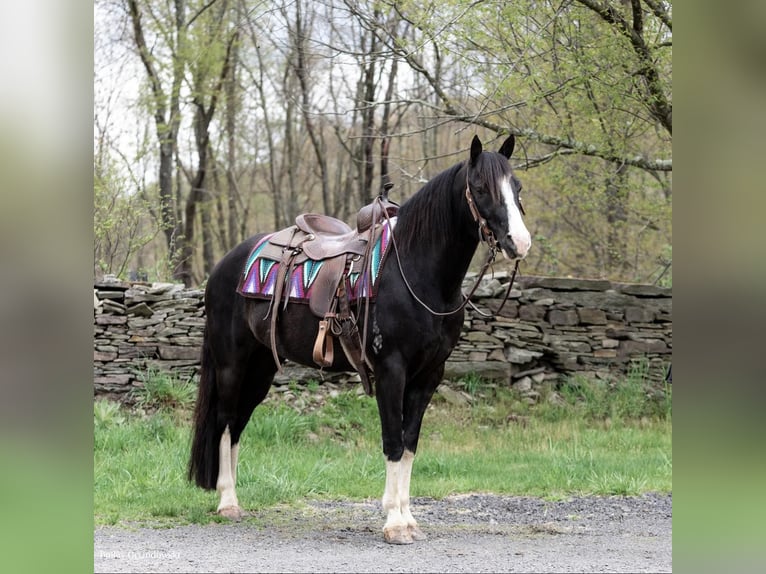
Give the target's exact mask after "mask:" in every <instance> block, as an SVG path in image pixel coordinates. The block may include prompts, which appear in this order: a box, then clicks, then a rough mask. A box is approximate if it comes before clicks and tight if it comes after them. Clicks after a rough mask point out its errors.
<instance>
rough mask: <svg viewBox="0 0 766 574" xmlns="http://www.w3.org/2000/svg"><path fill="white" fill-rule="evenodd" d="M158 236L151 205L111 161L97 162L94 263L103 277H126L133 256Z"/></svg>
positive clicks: (94, 205) (94, 186)
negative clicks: (107, 275)
mask: <svg viewBox="0 0 766 574" xmlns="http://www.w3.org/2000/svg"><path fill="white" fill-rule="evenodd" d="M158 233H159V227H158V226H157V225H156V224H155V223H153V219H152V217H151V207H150V203H149V202H148V201H147V200H146V199H144V198H143V197H142V196H141V195H140V194H139V192H138V190H136V189H135V188H133V187H132V186H131V184H130V182H129V181H128V180H127V178H125V177H124V176H122V175H120V172H119V170H118V169H117V167H116V165H114V163H113V162H111V161H109V160H108V159H101V160H97V162H96V168H95V175H94V179H93V241H94V253H93V257H94V263H95V265H96V267H97V269H98V271H99V272H100V273H102V274H106V273H113V274H114V275H116V276H117V277H125V273H126V271H127V269H128V265H129V264H130V263H131V260H132V259H133V258H134V257H135V255H136V254H137V253H138V252H139V251H140V250H141V249H142V248H143V247H144V246H146V245H148V244H149V243H150V242H151V241H152V240H153V239H154V238H155V237H156V236H157V234H158Z"/></svg>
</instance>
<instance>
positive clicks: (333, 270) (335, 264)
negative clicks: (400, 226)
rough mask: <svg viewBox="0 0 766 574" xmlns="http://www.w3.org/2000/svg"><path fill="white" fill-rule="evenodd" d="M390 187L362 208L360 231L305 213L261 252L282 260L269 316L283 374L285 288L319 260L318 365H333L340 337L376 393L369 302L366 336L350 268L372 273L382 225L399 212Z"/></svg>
mask: <svg viewBox="0 0 766 574" xmlns="http://www.w3.org/2000/svg"><path fill="white" fill-rule="evenodd" d="M392 185H393V184H391V183H388V184H387V185H386V187H385V191H384V192H383V193H382V194H381V195H379V196H378V197H377V198H375V200H374V201H373V202H372V203H370V204H368V205H365V206H364V207H363V208H362V209H361V210H359V213H358V214H357V218H356V229H353V228H351V227H350V226H349V225H347V224H346V223H345V222H343V221H341V220H339V219H336V218H334V217H331V216H329V215H321V214H317V213H304V214H301V215H298V216H297V217H296V218H295V225H293V226H291V227H288V228H286V229H282V230H280V231H277V232H276V233H274V234H273V235H272V236H271V237H270V238H269V239H268V244H267V245H266V246H265V247H264V248H263V249H262V250H261V252H260V257H267V258H269V259H272V260H275V261H278V270H277V278H276V284H275V287H274V296H273V298H272V300H271V304H270V308H269V313H270V314H271V317H270V319H271V341H270V343H271V351H272V354H273V355H274V360H275V361H276V363H277V368H278V369H279V370H280V371H281V363H280V360H279V356H278V354H277V347H276V327H277V318H278V315H279V311H280V307H281V308H282V309H285V308H286V307H287V304H288V300H289V295H288V293H289V288H288V291H285V285H286V283H287V282H288V281H289V278H290V277H292V273H293V271H294V269H295V266H296V265H300V264H302V263H304V262H306V261H307V260H309V259H311V260H313V261H321V262H322V265H321V266H320V267H319V271H318V272H317V276H316V278H315V279H314V281H313V283H312V287H311V291H310V298H309V308H310V309H311V311H312V313H313V314H314V315H315V316H317V317H319V319H320V321H319V329H318V332H317V337H316V340H315V342H314V349H313V359H314V362H315V363H317V365H319V366H320V367H329V366H331V365H332V364H333V359H334V347H333V339H334V338H337V339H338V341H339V342H340V345H341V348H342V349H343V352H344V353H345V355H346V357H347V358H348V360H349V362H350V363H351V365H352V366H353V367H354V369H356V371H357V372H358V373H359V376H360V378H361V380H362V385H363V386H364V390H365V392H366V393H367V394H368V395H370V396H372V395H373V394H374V388H373V380H372V372H371V370H370V368H369V363H368V361H367V358H366V356H365V345H366V330H367V314H368V312H369V296H368V297H367V298H366V302H365V321H364V325H365V333H364V334H363V335H360V333H359V328H358V324H357V316H356V315H355V314H354V312H353V311H352V310H351V306H350V303H349V298H348V293H347V291H346V279H347V276H348V273H349V271H350V268H351V267H353V268H354V269H355V270H357V271H361V272H362V274H364V273H369V272H370V265H371V260H372V257H371V256H370V255H371V252H372V249H373V247H374V245H375V242H376V241H377V239H378V238H379V237H380V234H381V233H382V228H383V223H384V222H385V221H386V220H387V219H388V218H390V217H394V216H395V215H396V214H397V212H398V209H399V207H398V205H397V204H395V203H392V202H390V201H389V200H388V190H389V189H390V188H391V187H392ZM368 295H371V293H369V294H368ZM356 311H357V314H358V313H359V312H360V311H361V301H359V307H357V310H356ZM267 316H268V315H267Z"/></svg>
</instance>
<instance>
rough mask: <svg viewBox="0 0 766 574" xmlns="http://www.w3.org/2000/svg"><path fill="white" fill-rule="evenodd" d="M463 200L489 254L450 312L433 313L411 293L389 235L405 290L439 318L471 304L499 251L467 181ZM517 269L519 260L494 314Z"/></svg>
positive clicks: (394, 239) (395, 246)
mask: <svg viewBox="0 0 766 574" xmlns="http://www.w3.org/2000/svg"><path fill="white" fill-rule="evenodd" d="M465 198H466V201H467V202H468V208H469V209H470V211H471V216H472V217H473V220H474V221H475V222H476V223H477V224H478V225H479V229H478V231H479V242H482V241H483V242H484V243H486V244H487V246H488V247H489V253H488V255H487V260H486V261H485V262H484V265H483V266H482V268H481V271H479V276H478V277H477V279H476V283H474V285H473V287H472V288H471V292H470V293H468V295H463V297H464V298H463V302H462V303H461V304H460V305H459V306H458V307H456V308H455V309H453V310H452V311H444V312H442V311H434V310H433V309H431V307H429V306H428V304H427V303H425V302H424V301H423V300H422V299H420V297H418V296H417V295H416V294H415V291H413V289H412V286H411V285H410V282H409V281H408V280H407V276H406V275H405V274H404V269H403V268H402V261H401V259H400V258H399V248H398V247H397V245H396V238H395V237H394V233H393V232H392V233H391V243H392V244H393V246H394V254H395V255H396V263H397V265H398V266H399V273H401V275H402V279H403V280H404V284H405V286H406V287H407V290H408V291H409V292H410V295H412V297H413V298H414V299H415V301H417V302H418V303H420V305H421V306H422V307H423V308H424V309H425V310H426V311H428V312H429V313H431V314H432V315H436V316H439V317H445V316H447V315H454V314H455V313H457V312H459V311H461V310H463V309H464V308H465V306H466V305H467V304H468V303H470V302H471V297H473V294H474V293H476V290H477V289H478V288H479V284H481V280H482V279H483V278H484V275H485V274H486V272H487V269H489V268H490V267H491V266H492V264H493V263H494V262H495V257H497V252H498V249H499V244H498V242H497V238H496V237H495V234H494V233H493V232H492V230H491V229H490V228H489V225H487V220H486V219H484V218H483V217H482V216H481V214H480V213H479V210H478V208H477V207H476V204H475V202H474V200H473V193H472V192H471V188H470V186H469V185H468V181H466V183H465ZM384 213H385V215H386V219H387V220H388V222H389V225H390V224H391V218H390V216H389V215H388V212H385V211H384ZM518 269H519V260H518V259H517V260H516V265H515V266H514V268H513V274H512V275H511V282H510V283H508V291H506V293H505V297H504V298H503V302H502V303H501V304H500V307H499V308H498V309H497V311H496V313H499V312H500V310H501V309H502V308H503V307H504V306H505V302H506V301H507V300H508V297H509V295H510V294H511V288H512V287H513V282H514V280H515V279H516V272H517V271H518ZM471 306H473V308H474V309H475V310H476V312H477V313H479V314H480V315H483V316H485V317H488V316H489V315H487V314H486V313H483V312H482V311H480V310H479V309H477V308H476V307H475V306H474V305H473V303H471Z"/></svg>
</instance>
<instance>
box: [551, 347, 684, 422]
mask: <svg viewBox="0 0 766 574" xmlns="http://www.w3.org/2000/svg"><path fill="white" fill-rule="evenodd" d="M557 396H558V397H559V399H560V400H558V401H546V402H545V403H543V404H542V405H541V406H540V409H539V413H538V414H539V415H540V416H542V417H543V418H545V420H550V421H555V420H562V419H565V418H571V417H573V416H575V417H581V418H582V419H583V420H584V421H587V422H589V423H594V422H607V423H608V424H610V425H613V424H626V423H630V421H635V420H641V419H647V418H648V419H659V420H669V419H670V417H671V416H672V386H671V385H667V384H665V383H663V384H662V385H661V386H660V385H658V384H657V383H655V382H653V381H652V380H651V379H650V377H649V366H648V364H647V363H646V362H642V361H637V362H635V363H633V364H632V365H631V369H630V371H629V372H628V375H627V376H626V377H625V378H620V379H617V380H592V379H588V378H585V377H581V376H576V375H575V376H572V377H570V378H569V379H567V380H566V381H565V382H564V383H563V384H562V385H561V388H560V389H559V391H558V395H557Z"/></svg>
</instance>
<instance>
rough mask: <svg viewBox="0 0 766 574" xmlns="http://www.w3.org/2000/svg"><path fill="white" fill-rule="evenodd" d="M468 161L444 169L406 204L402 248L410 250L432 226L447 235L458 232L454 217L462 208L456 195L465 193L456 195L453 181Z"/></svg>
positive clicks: (400, 224) (402, 214) (399, 226)
mask: <svg viewBox="0 0 766 574" xmlns="http://www.w3.org/2000/svg"><path fill="white" fill-rule="evenodd" d="M464 165H465V162H461V163H458V164H455V165H453V166H452V167H450V168H447V169H446V170H444V171H442V172H440V173H439V174H438V175H436V176H434V177H433V178H431V179H430V180H428V182H427V183H426V184H425V185H424V186H423V187H421V188H420V189H419V190H418V191H417V192H416V193H415V195H413V196H412V197H410V198H409V199H408V200H407V201H405V202H404V203H403V204H402V206H401V207H400V208H399V218H398V221H397V224H396V240H397V242H398V243H399V247H400V248H401V249H403V250H405V251H409V250H410V248H411V247H412V246H413V245H414V244H415V243H417V242H418V240H422V239H423V237H424V236H427V235H428V233H429V231H430V230H434V229H438V230H439V233H440V234H441V235H442V236H444V238H445V239H447V238H448V237H449V235H450V234H451V233H452V232H454V230H453V229H452V228H453V225H452V222H451V221H450V217H451V216H452V213H453V212H454V210H455V209H459V207H460V206H459V204H457V202H456V199H460V198H461V197H462V195H458V196H457V198H456V194H455V193H453V185H452V184H453V181H454V179H455V177H456V176H457V173H458V172H459V171H460V169H461V168H463V166H464Z"/></svg>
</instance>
